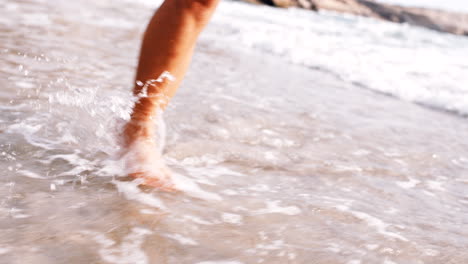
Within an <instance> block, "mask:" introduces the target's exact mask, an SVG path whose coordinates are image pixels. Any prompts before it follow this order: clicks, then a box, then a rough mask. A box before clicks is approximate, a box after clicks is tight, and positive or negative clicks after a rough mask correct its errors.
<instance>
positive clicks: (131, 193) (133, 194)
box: [112, 179, 166, 209]
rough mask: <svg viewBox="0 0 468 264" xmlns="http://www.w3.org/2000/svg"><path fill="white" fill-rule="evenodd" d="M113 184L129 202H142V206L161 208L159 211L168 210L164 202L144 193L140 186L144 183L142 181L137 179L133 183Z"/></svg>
mask: <svg viewBox="0 0 468 264" xmlns="http://www.w3.org/2000/svg"><path fill="white" fill-rule="evenodd" d="M112 183H114V184H115V186H116V187H117V190H118V191H119V192H120V193H122V194H123V195H124V196H125V198H127V199H128V200H133V201H137V202H140V203H142V204H146V205H148V206H151V207H155V208H159V209H166V206H165V205H164V204H163V202H162V201H161V200H160V199H158V198H156V197H155V196H153V195H151V194H148V193H143V192H142V191H141V190H140V189H139V188H138V185H139V184H141V183H142V180H141V179H136V180H133V181H131V182H123V181H117V180H114V181H112Z"/></svg>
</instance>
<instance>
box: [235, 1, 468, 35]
mask: <svg viewBox="0 0 468 264" xmlns="http://www.w3.org/2000/svg"><path fill="white" fill-rule="evenodd" d="M242 1H244V2H249V3H254V4H265V5H270V6H275V7H281V8H288V7H298V8H303V9H308V10H311V11H315V12H318V11H320V10H328V11H335V12H339V13H346V14H353V15H357V16H363V17H371V18H375V19H379V20H385V21H389V22H394V23H400V24H402V23H407V24H409V25H412V26H419V27H424V28H427V29H432V30H435V31H439V32H444V33H450V34H454V35H459V36H468V14H466V13H458V12H452V11H446V10H440V9H432V8H420V7H406V6H400V5H393V4H386V3H380V2H377V1H375V0H242Z"/></svg>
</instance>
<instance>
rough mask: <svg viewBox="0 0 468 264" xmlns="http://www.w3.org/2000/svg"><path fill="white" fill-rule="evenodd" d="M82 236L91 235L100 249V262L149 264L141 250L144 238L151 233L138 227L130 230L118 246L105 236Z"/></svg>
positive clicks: (96, 233) (90, 233)
mask: <svg viewBox="0 0 468 264" xmlns="http://www.w3.org/2000/svg"><path fill="white" fill-rule="evenodd" d="M82 233H83V234H86V235H91V236H92V237H93V239H94V241H96V242H97V243H98V244H99V245H100V246H101V248H100V249H99V255H100V256H101V258H102V260H104V261H106V262H109V263H113V264H149V261H148V257H147V256H146V254H145V252H144V251H143V249H142V248H141V245H142V244H143V242H144V240H145V237H146V236H148V235H150V234H152V232H151V231H149V230H147V229H143V228H139V227H134V228H132V230H131V232H130V233H129V234H128V235H126V236H125V237H124V238H123V239H122V242H121V243H120V244H117V243H116V242H115V241H114V240H112V239H110V238H108V237H107V236H106V235H104V234H101V233H98V232H94V231H83V232H82Z"/></svg>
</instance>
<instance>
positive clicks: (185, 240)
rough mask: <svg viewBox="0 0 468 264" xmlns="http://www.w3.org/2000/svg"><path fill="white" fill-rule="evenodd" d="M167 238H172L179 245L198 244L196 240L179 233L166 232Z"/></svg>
mask: <svg viewBox="0 0 468 264" xmlns="http://www.w3.org/2000/svg"><path fill="white" fill-rule="evenodd" d="M165 236H166V237H168V238H171V239H174V240H175V241H177V242H179V243H180V244H181V245H187V246H196V245H198V242H197V241H195V240H193V239H191V238H189V237H185V236H183V235H181V234H167V235H165Z"/></svg>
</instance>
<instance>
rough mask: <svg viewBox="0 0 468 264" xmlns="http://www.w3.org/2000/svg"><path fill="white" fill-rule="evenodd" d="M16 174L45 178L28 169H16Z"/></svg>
mask: <svg viewBox="0 0 468 264" xmlns="http://www.w3.org/2000/svg"><path fill="white" fill-rule="evenodd" d="M17 173H18V174H21V175H23V176H26V177H28V178H32V179H46V177H44V176H41V175H39V174H37V173H35V172H32V171H29V170H18V171H17Z"/></svg>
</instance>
